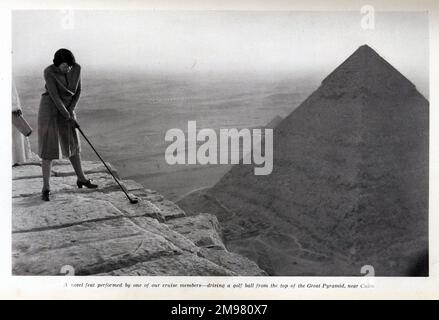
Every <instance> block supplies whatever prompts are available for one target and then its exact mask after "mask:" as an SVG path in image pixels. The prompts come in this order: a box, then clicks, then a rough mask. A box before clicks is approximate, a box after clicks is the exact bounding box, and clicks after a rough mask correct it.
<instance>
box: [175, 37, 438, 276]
mask: <svg viewBox="0 0 439 320" xmlns="http://www.w3.org/2000/svg"><path fill="white" fill-rule="evenodd" d="M428 132H429V102H428V101H427V100H426V99H425V98H424V97H423V96H422V95H421V94H420V93H419V92H418V91H417V90H416V87H415V86H414V85H413V83H411V82H410V81H409V80H408V79H407V78H405V77H404V76H403V75H402V74H401V73H400V72H399V71H398V70H396V69H395V68H394V67H393V66H392V65H390V64H389V63H388V62H387V61H386V60H385V59H384V58H382V57H381V56H380V55H379V54H378V53H377V52H375V51H374V50H373V49H372V48H370V47H369V46H367V45H365V46H362V47H360V48H358V49H357V50H356V51H355V52H354V53H353V54H352V55H351V56H350V57H348V58H347V59H346V60H345V62H343V63H342V64H341V65H340V66H339V67H338V68H336V69H335V70H334V71H333V72H332V73H331V74H330V75H329V76H328V77H326V78H325V79H324V80H323V81H322V83H321V86H320V87H319V88H318V89H317V90H316V91H315V92H313V93H312V94H311V95H310V96H309V97H308V98H307V99H306V100H305V101H304V102H303V103H302V104H301V105H300V106H299V107H298V108H296V109H295V110H294V111H293V112H292V113H291V114H290V115H289V116H288V117H286V118H285V119H283V120H282V122H281V123H279V124H278V125H277V126H276V128H275V130H274V156H273V160H274V161H273V163H274V168H273V172H272V173H271V174H270V175H268V176H255V175H254V174H253V168H252V167H251V166H246V165H235V166H234V167H233V168H232V169H231V170H230V171H229V172H228V173H227V174H226V175H225V176H224V177H223V178H222V179H221V180H220V181H219V182H218V183H217V184H216V185H215V186H214V187H213V188H211V189H210V190H207V191H206V190H204V191H201V192H198V193H193V194H190V195H188V196H187V197H186V198H184V199H182V200H181V201H179V203H178V204H179V205H180V206H181V207H182V208H183V209H185V210H186V211H187V212H192V213H196V212H205V211H206V210H208V212H210V213H213V214H215V215H216V216H217V217H218V219H219V221H220V223H221V225H222V227H223V230H224V236H225V241H226V247H227V248H228V249H229V250H231V251H233V252H236V253H239V254H242V255H244V256H246V257H248V258H250V259H252V260H253V261H255V262H256V263H257V264H258V265H259V266H260V267H261V268H262V269H264V270H265V271H266V272H267V273H268V274H270V275H292V276H305V275H310V276H312V275H316V276H329V275H336V276H355V275H357V276H361V275H363V274H362V272H361V270H362V267H363V266H365V265H368V266H372V267H373V269H374V272H375V275H378V276H406V275H422V276H425V275H428V166H429V165H428V143H429V138H428Z"/></svg>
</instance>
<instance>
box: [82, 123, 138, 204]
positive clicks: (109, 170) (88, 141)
mask: <svg viewBox="0 0 439 320" xmlns="http://www.w3.org/2000/svg"><path fill="white" fill-rule="evenodd" d="M76 128H77V129H78V130H79V132H81V135H82V136H83V137H84V139H85V140H86V141H87V143H88V144H89V145H90V147H91V148H92V149H93V151H94V152H95V153H96V155H97V156H98V158H99V159H100V160H101V161H102V163H103V164H104V166H105V168H107V170H108V172H109V173H110V174H111V176H112V177H113V178H114V180H115V181H116V182H117V184H118V185H119V187H120V189H121V190H122V191H123V193H125V195H126V196H127V198H128V200H130V202H131V201H132V199H131V198H130V196H129V195H128V193H127V192H126V191H125V189H124V188H123V187H122V185H121V184H120V182H119V180H118V179H117V178H116V177H115V176H114V174H113V172H112V171H111V169H110V168H109V167H108V166H107V164H106V163H105V161H104V159H102V157H101V156H100V155H99V153H98V152H97V151H96V149H95V148H94V147H93V145H92V144H91V142H90V140H88V138H87V137H86V135H85V134H84V132H82V130H81V128H80V127H79V125H78V124H77V125H76Z"/></svg>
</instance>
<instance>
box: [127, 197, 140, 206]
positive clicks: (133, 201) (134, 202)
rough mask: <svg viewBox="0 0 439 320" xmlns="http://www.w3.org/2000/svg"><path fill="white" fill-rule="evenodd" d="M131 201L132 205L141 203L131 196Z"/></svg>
mask: <svg viewBox="0 0 439 320" xmlns="http://www.w3.org/2000/svg"><path fill="white" fill-rule="evenodd" d="M129 199H130V203H131V204H136V203H138V202H139V199H138V198H137V197H136V196H133V195H131V196H130V198H129Z"/></svg>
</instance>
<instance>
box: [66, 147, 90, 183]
mask: <svg viewBox="0 0 439 320" xmlns="http://www.w3.org/2000/svg"><path fill="white" fill-rule="evenodd" d="M69 159H70V162H71V163H72V167H73V169H74V170H75V173H76V176H77V177H78V180H79V181H80V182H87V178H86V177H85V175H84V171H82V165H81V155H80V154H79V153H78V154H75V155H73V156H71V157H70V158H69Z"/></svg>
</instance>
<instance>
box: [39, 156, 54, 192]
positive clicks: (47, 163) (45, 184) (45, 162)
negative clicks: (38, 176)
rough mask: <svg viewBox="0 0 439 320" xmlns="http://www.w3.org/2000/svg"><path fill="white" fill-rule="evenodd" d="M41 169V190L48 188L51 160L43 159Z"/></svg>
mask: <svg viewBox="0 0 439 320" xmlns="http://www.w3.org/2000/svg"><path fill="white" fill-rule="evenodd" d="M41 167H42V169H43V191H48V190H50V172H51V170H52V160H46V159H43V161H42V163H41Z"/></svg>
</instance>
